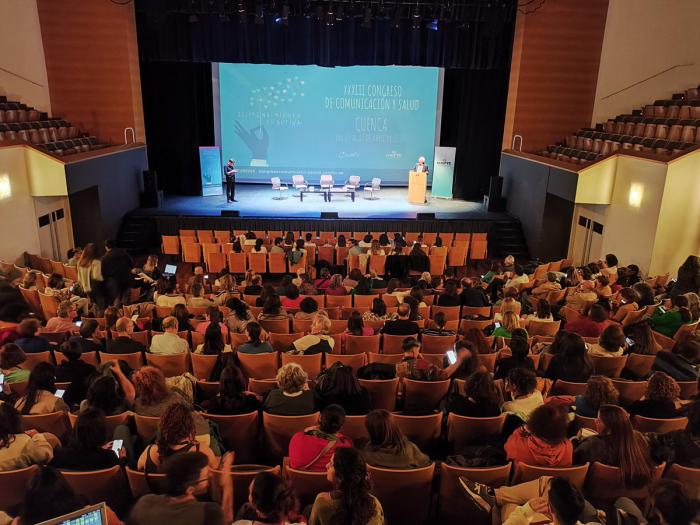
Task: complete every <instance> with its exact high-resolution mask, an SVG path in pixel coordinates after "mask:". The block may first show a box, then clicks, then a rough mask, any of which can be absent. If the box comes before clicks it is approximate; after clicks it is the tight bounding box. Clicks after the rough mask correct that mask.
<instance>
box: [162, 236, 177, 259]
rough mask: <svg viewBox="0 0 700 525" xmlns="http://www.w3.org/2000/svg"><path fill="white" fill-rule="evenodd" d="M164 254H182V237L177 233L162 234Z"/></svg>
mask: <svg viewBox="0 0 700 525" xmlns="http://www.w3.org/2000/svg"><path fill="white" fill-rule="evenodd" d="M161 239H162V248H161V249H162V250H163V255H180V238H179V237H178V236H177V235H161Z"/></svg>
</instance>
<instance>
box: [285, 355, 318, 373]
mask: <svg viewBox="0 0 700 525" xmlns="http://www.w3.org/2000/svg"><path fill="white" fill-rule="evenodd" d="M322 358H323V354H311V355H295V354H287V353H283V354H282V366H284V365H286V364H287V363H296V364H298V365H299V366H300V367H301V368H303V369H304V372H306V373H307V375H308V376H309V379H316V378H317V377H318V375H319V374H320V373H321V360H322Z"/></svg>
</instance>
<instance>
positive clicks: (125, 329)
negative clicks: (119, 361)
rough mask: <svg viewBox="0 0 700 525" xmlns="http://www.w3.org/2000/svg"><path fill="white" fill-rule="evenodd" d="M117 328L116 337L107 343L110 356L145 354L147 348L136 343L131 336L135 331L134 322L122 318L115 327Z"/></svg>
mask: <svg viewBox="0 0 700 525" xmlns="http://www.w3.org/2000/svg"><path fill="white" fill-rule="evenodd" d="M114 327H115V328H116V332H117V333H116V337H113V338H112V339H110V340H109V341H107V353H108V354H135V353H143V352H145V351H146V347H145V346H144V345H142V344H141V343H139V342H138V341H134V340H133V339H132V338H131V337H129V334H131V333H133V331H134V322H133V321H132V320H131V319H129V318H128V317H121V318H120V319H119V320H118V321H117V323H116V324H115V325H114Z"/></svg>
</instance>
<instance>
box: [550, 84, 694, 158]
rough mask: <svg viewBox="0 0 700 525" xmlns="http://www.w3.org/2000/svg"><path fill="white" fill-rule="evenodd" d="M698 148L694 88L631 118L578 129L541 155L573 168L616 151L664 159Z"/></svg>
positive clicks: (627, 115) (630, 115)
mask: <svg viewBox="0 0 700 525" xmlns="http://www.w3.org/2000/svg"><path fill="white" fill-rule="evenodd" d="M698 144H700V96H699V95H698V88H692V89H688V90H686V91H685V93H677V94H674V95H673V98H672V99H670V100H656V101H654V103H653V104H647V105H646V106H644V108H643V109H635V110H633V111H632V113H631V114H625V115H618V116H617V117H615V118H614V119H608V121H607V122H604V123H599V124H597V125H596V127H595V129H593V128H581V129H580V130H579V131H577V132H576V133H574V134H573V135H570V136H568V137H566V138H565V139H564V140H563V141H562V142H560V143H558V144H553V145H550V146H547V148H546V149H545V150H543V151H542V152H541V155H543V156H545V157H551V158H553V159H556V160H560V161H564V162H572V163H574V164H587V163H590V162H595V161H597V160H599V159H601V158H603V157H604V156H606V155H609V154H610V153H613V152H615V151H617V150H620V149H622V150H633V151H641V152H644V153H649V154H654V155H659V156H662V157H664V156H665V157H668V156H670V155H676V154H678V153H681V152H683V151H684V150H686V149H688V148H691V147H694V146H696V145H698Z"/></svg>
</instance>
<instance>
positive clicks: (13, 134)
mask: <svg viewBox="0 0 700 525" xmlns="http://www.w3.org/2000/svg"><path fill="white" fill-rule="evenodd" d="M13 140H24V141H26V142H29V143H31V144H32V145H34V146H35V147H36V148H39V149H40V150H42V151H45V152H46V153H49V154H51V155H55V156H57V157H62V156H65V155H71V154H74V153H82V152H85V151H91V150H94V149H100V148H104V147H106V146H107V145H106V144H100V142H99V141H98V140H97V137H94V136H90V135H88V134H86V133H85V132H84V131H81V130H80V128H78V127H77V126H73V125H71V123H70V122H67V121H66V120H64V119H61V118H58V117H51V118H50V117H49V116H48V114H47V113H44V112H41V111H39V110H37V109H34V108H33V107H31V106H27V105H26V104H22V103H21V102H14V101H8V100H7V98H6V97H4V96H0V145H2V144H3V142H4V141H13Z"/></svg>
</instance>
